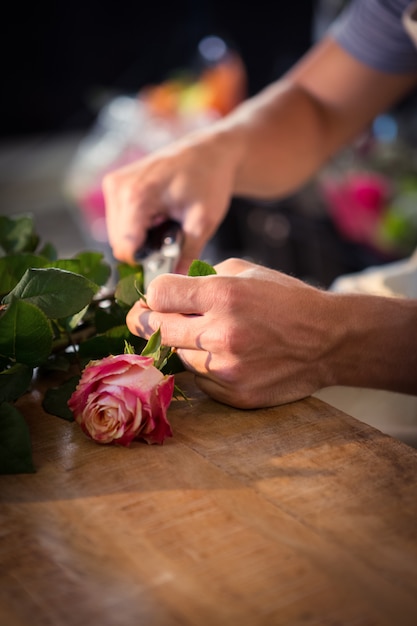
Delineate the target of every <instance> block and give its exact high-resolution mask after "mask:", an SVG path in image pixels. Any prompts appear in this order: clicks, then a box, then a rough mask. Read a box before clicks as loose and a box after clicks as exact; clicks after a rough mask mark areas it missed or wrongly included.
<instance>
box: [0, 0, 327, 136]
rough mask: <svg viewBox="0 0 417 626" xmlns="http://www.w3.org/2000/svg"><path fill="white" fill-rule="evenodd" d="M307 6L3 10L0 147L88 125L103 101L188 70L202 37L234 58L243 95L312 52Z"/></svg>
mask: <svg viewBox="0 0 417 626" xmlns="http://www.w3.org/2000/svg"><path fill="white" fill-rule="evenodd" d="M314 4H315V3H314V2H313V1H311V0H310V1H308V0H303V2H302V3H301V4H300V3H294V2H293V3H291V2H290V3H287V2H285V3H284V2H271V1H267V0H258V1H257V2H256V3H254V2H249V3H243V2H237V1H234V0H224V1H223V2H221V1H217V0H197V1H192V0H175V1H172V0H169V1H161V0H159V1H157V2H152V0H150V1H149V0H148V1H147V2H141V1H140V0H139V1H136V2H129V1H125V2H117V3H116V2H115V3H112V2H107V3H106V2H100V1H98V0H84V1H83V2H81V1H80V0H72V1H71V2H63V1H61V2H42V3H31V4H29V3H26V4H23V5H20V4H18V5H16V6H15V7H14V8H13V7H8V8H7V10H5V11H3V20H2V22H3V25H2V29H1V30H2V34H1V38H0V40H1V59H2V70H1V79H2V88H1V93H2V95H1V109H0V138H1V137H8V136H12V135H13V136H16V135H23V134H26V135H27V134H28V133H37V132H49V131H65V130H69V129H73V128H83V127H86V126H88V125H89V124H90V123H91V121H92V119H93V118H94V115H95V113H96V110H97V107H98V106H99V104H100V103H101V102H102V100H103V98H106V96H109V95H110V94H112V93H118V92H121V93H126V92H132V93H133V92H136V91H137V90H139V89H140V88H141V87H142V86H144V85H147V84H152V83H159V82H161V81H162V80H164V79H166V78H167V77H169V75H170V74H171V73H172V72H173V71H175V70H177V69H178V68H183V67H190V65H192V63H193V60H194V57H195V55H196V49H197V44H198V42H199V41H200V40H201V38H202V37H204V36H206V35H210V34H216V35H220V36H222V37H223V38H225V39H226V41H227V42H228V43H229V44H230V45H231V46H232V47H234V48H235V49H236V50H237V51H238V52H239V53H240V55H241V57H242V59H243V61H244V64H245V66H246V69H247V73H248V81H249V85H248V90H249V95H251V94H253V93H255V92H257V91H258V90H259V89H260V88H261V87H263V86H264V85H266V84H267V83H268V82H270V81H271V80H272V79H273V78H276V77H278V76H279V75H281V74H282V73H283V72H284V71H285V70H286V69H287V68H288V67H289V66H290V65H292V64H293V63H294V61H296V60H297V58H299V57H300V56H301V54H302V53H303V52H304V51H305V50H306V49H307V48H308V47H309V45H310V43H311V25H312V16H313V8H314Z"/></svg>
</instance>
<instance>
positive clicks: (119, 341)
mask: <svg viewBox="0 0 417 626" xmlns="http://www.w3.org/2000/svg"><path fill="white" fill-rule="evenodd" d="M125 341H127V343H129V344H131V345H132V346H133V348H134V350H135V352H136V353H137V354H140V353H141V350H142V349H143V347H144V345H145V343H146V341H145V339H142V337H136V335H132V333H131V332H130V331H129V329H128V327H127V326H126V325H122V326H115V327H114V328H110V329H109V330H108V331H107V332H105V333H103V334H102V335H96V336H95V337H91V339H87V340H86V341H83V342H82V343H80V346H79V355H80V357H83V358H88V359H103V358H104V357H106V356H109V355H110V354H124V348H125Z"/></svg>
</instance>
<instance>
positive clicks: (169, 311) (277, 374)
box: [127, 259, 331, 408]
mask: <svg viewBox="0 0 417 626" xmlns="http://www.w3.org/2000/svg"><path fill="white" fill-rule="evenodd" d="M216 270H217V275H212V276H204V277H189V276H177V275H163V276H159V277H158V278H156V279H154V280H153V281H152V282H151V284H150V285H149V289H148V293H147V305H146V304H145V303H143V302H142V301H139V302H138V303H136V304H135V305H134V307H133V308H132V309H131V310H130V312H129V314H128V317H127V324H128V327H129V328H130V330H131V331H132V332H133V333H135V334H138V335H141V336H143V337H146V338H149V337H150V335H151V334H152V333H153V332H154V331H155V330H157V329H158V328H160V331H161V340H162V343H163V344H164V345H170V346H176V347H177V348H178V355H179V357H180V358H181V360H182V361H183V363H184V365H185V366H186V368H187V369H189V370H191V371H192V372H194V373H195V375H196V382H197V384H198V385H199V387H200V388H201V389H202V390H203V391H204V392H206V393H207V394H208V395H210V396H211V397H213V398H215V399H217V400H219V401H221V402H224V403H226V404H230V405H232V406H236V407H240V408H255V407H265V406H273V405H278V404H283V403H286V402H290V401H293V400H297V399H300V398H303V397H305V396H308V395H310V394H311V393H313V392H314V391H316V390H317V389H319V388H320V387H322V386H325V384H327V383H328V381H327V380H326V371H327V369H326V368H325V367H324V362H325V356H327V353H328V351H329V342H330V339H331V330H330V329H329V328H328V325H327V324H326V323H325V315H324V311H325V309H326V302H327V299H328V297H329V296H328V294H326V293H325V292H322V291H320V290H318V289H315V288H313V287H310V286H308V285H306V284H304V283H303V282H301V281H299V280H297V279H294V278H291V277H289V276H287V275H285V274H281V273H280V272H277V271H274V270H270V269H266V268H264V267H260V266H258V265H255V264H253V263H249V262H247V261H243V260H239V259H229V260H227V261H224V262H223V263H220V264H219V265H217V266H216Z"/></svg>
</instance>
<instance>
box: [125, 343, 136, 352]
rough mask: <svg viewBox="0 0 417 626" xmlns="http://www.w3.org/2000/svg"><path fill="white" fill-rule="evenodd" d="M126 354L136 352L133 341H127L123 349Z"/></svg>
mask: <svg viewBox="0 0 417 626" xmlns="http://www.w3.org/2000/svg"><path fill="white" fill-rule="evenodd" d="M123 353H124V354H136V352H135V349H134V347H133V346H132V344H131V343H128V342H127V341H125V349H124V350H123Z"/></svg>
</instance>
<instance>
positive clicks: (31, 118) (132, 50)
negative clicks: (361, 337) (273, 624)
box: [0, 0, 417, 441]
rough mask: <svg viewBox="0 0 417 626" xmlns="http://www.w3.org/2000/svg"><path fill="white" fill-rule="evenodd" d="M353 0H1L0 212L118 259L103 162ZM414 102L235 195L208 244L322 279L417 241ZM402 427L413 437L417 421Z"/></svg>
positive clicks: (296, 51) (119, 156) (272, 68)
mask: <svg viewBox="0 0 417 626" xmlns="http://www.w3.org/2000/svg"><path fill="white" fill-rule="evenodd" d="M347 4H348V0H304V2H302V3H301V4H300V3H288V2H287V3H281V2H269V1H267V0H258V1H257V2H256V4H254V3H242V2H237V1H236V0H222V2H220V1H217V0H195V1H192V0H177V1H176V2H168V1H167V0H160V1H159V2H154V3H152V2H146V3H145V2H140V1H139V2H138V1H136V2H130V1H120V2H118V3H117V4H116V3H114V4H113V3H110V2H107V3H106V2H104V3H103V2H102V1H101V2H98V1H97V0H83V2H81V1H80V0H72V2H71V3H65V2H58V1H45V2H43V3H37V4H34V3H32V4H30V3H26V4H25V6H24V7H21V6H20V5H15V6H10V4H9V5H8V6H7V7H6V8H4V9H3V29H2V37H1V40H0V46H1V63H2V67H1V85H2V89H1V94H2V95H1V100H0V213H1V214H5V215H16V214H21V213H31V214H33V215H34V218H35V223H36V225H37V229H38V232H39V233H40V234H41V236H42V239H43V240H44V241H50V242H52V243H53V244H54V245H55V246H56V248H57V250H58V251H59V256H60V257H62V258H63V257H66V256H72V255H73V254H74V253H76V252H78V251H80V250H85V249H87V248H89V249H91V248H95V249H101V250H103V252H104V253H105V254H106V255H107V256H108V257H109V259H111V254H110V250H109V249H108V246H107V243H106V232H105V224H104V218H103V215H104V213H103V211H104V207H103V199H102V196H101V189H100V182H101V177H102V175H103V173H104V172H105V171H107V170H108V169H112V168H114V167H116V166H118V165H120V164H121V163H125V162H128V161H130V160H132V159H134V158H138V157H140V156H141V155H143V154H145V153H147V152H150V151H152V150H153V149H155V148H157V147H158V146H159V145H164V144H165V143H167V142H169V141H171V140H172V139H175V138H176V137H177V136H181V134H183V133H184V132H187V131H188V130H190V129H192V128H195V127H199V126H202V125H205V124H210V123H211V121H212V120H213V119H216V117H218V116H221V115H224V114H225V113H227V112H228V111H229V110H231V109H232V108H233V107H234V106H236V104H237V103H238V102H239V101H241V100H243V99H244V98H246V97H249V96H251V95H253V94H255V93H257V92H258V91H259V90H260V89H262V88H263V87H264V86H266V85H267V84H268V83H270V82H271V81H272V80H274V79H276V78H278V77H280V76H281V75H282V74H283V73H284V72H285V71H286V70H287V69H288V68H289V67H291V66H292V65H293V64H294V63H295V62H296V61H297V60H298V59H299V58H300V57H301V56H302V55H303V54H304V52H305V51H306V50H307V49H308V48H309V47H310V46H311V44H312V43H314V42H315V41H317V40H318V39H319V38H320V37H321V36H322V35H323V33H324V32H325V30H326V29H327V28H328V27H329V26H330V24H331V23H332V21H333V20H334V19H335V18H336V17H337V15H338V14H339V13H340V11H341V10H342V9H343V8H344V6H346V5H347ZM416 105H417V99H416V97H415V94H413V95H411V96H409V97H408V98H407V99H406V100H405V101H404V102H402V103H400V104H399V105H398V106H397V107H396V108H395V110H393V111H387V112H386V114H384V115H381V116H380V117H378V118H377V119H376V120H375V121H374V123H373V125H372V126H371V127H370V128H369V129H368V131H367V132H366V133H365V134H364V136H363V137H360V138H358V140H357V141H356V142H355V143H354V144H353V145H352V146H349V147H347V148H346V150H344V151H342V152H341V154H340V155H338V156H337V158H335V159H334V160H333V161H332V162H331V163H329V165H328V166H326V168H324V170H323V171H322V172H320V173H319V174H318V175H317V177H316V178H315V179H314V180H312V181H311V182H310V183H309V184H308V185H307V186H306V187H305V188H304V189H300V190H299V192H297V193H296V194H294V195H293V196H291V197H288V198H282V199H280V200H279V201H271V202H257V201H254V200H248V199H242V198H235V199H234V200H233V202H232V205H231V208H230V211H229V214H228V216H227V218H226V220H225V222H224V223H223V225H222V227H221V228H220V230H219V232H218V233H217V235H216V236H215V238H214V239H213V241H212V242H211V243H210V245H209V246H208V247H207V250H206V251H205V259H206V260H207V261H209V262H211V263H215V262H217V261H219V260H221V259H222V258H226V257H228V256H231V255H238V256H244V257H246V258H249V259H251V260H254V261H256V262H259V263H263V264H265V265H268V266H270V267H273V268H276V269H279V270H282V271H284V272H287V273H290V274H292V275H295V276H298V277H300V278H302V279H303V280H307V281H309V282H311V283H312V284H316V285H319V286H322V287H329V286H330V285H332V284H333V281H334V280H335V279H337V278H338V277H339V276H341V275H345V274H350V273H351V272H359V271H361V270H363V269H364V268H366V267H368V266H372V265H374V266H379V265H385V264H387V263H390V262H393V261H396V260H401V259H403V258H406V257H407V256H408V255H410V254H411V252H412V251H413V250H414V248H416V247H417V211H416V206H417V183H416V175H415V172H416V171H417V167H416V148H417V116H416V114H415V111H416ZM335 402H336V401H335ZM382 403H383V404H384V403H385V404H386V398H385V397H384V398H383V399H382ZM342 408H344V409H345V410H348V407H346V406H342ZM380 408H381V403H380V404H379V409H380ZM367 410H368V409H367ZM412 411H414V413H413V415H414V417H413V419H415V417H416V416H415V410H414V405H413V408H412ZM350 412H352V413H353V411H350ZM359 417H361V418H362V417H363V415H362V414H360V415H359ZM407 419H408V418H407ZM404 428H405V429H406V430H407V429H408V430H407V432H406V436H407V437H408V436H409V435H410V436H409V439H410V440H414V441H417V429H416V425H415V423H414V422H413V425H412V428H411V427H410V428H411V430H410V428H409V427H408V425H407V424H406V425H405V426H404ZM410 433H411V434H410ZM400 436H402V434H401V433H400ZM403 438H404V437H403ZM413 438H414V439H413Z"/></svg>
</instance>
